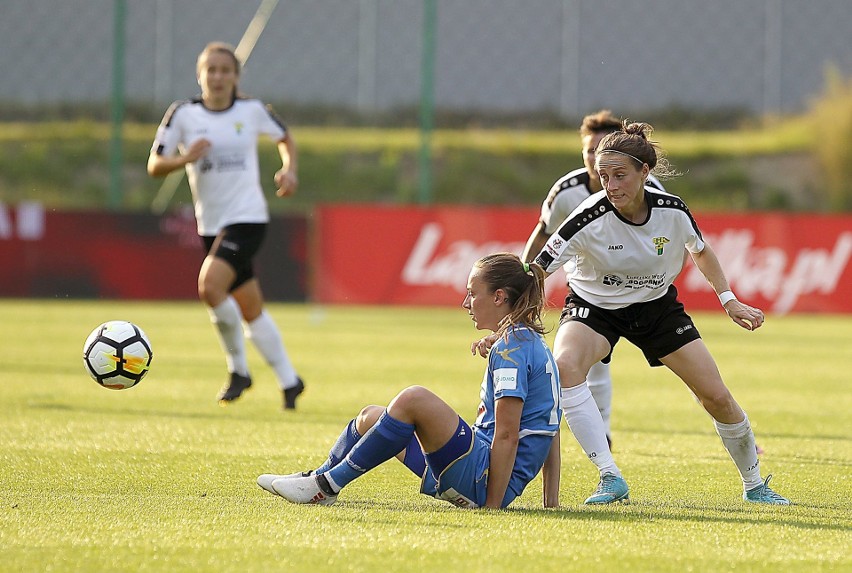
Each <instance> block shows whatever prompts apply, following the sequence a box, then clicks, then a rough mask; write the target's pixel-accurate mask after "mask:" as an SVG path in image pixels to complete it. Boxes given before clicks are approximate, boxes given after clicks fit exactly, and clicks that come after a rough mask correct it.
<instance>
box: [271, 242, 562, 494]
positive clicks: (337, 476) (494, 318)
mask: <svg viewBox="0 0 852 573" xmlns="http://www.w3.org/2000/svg"><path fill="white" fill-rule="evenodd" d="M544 276H545V275H544V271H543V270H542V269H541V268H540V267H538V266H537V265H535V264H532V265H530V264H528V263H522V262H521V260H520V259H519V258H518V257H517V255H513V254H509V253H497V254H494V255H488V256H486V257H483V258H482V259H480V260H479V261H477V262H476V263H475V264H474V265H473V269H472V270H471V272H470V276H469V278H468V285H467V296H466V297H465V299H464V302H463V304H462V306H463V307H464V308H465V309H466V310H467V311H468V313H469V314H470V316H471V318H472V319H473V322H474V325H475V326H476V328H477V329H480V330H484V329H487V330H491V331H494V332H496V333H497V334H498V337H499V339H498V341H497V342H496V343H495V344H494V346H493V348H492V349H491V352H490V355H489V358H488V368H487V370H486V372H485V376H484V378H483V380H482V385H481V389H480V394H479V395H480V400H481V401H480V405H479V410H478V413H477V418H476V422H475V423H474V424H473V425H472V426H470V425H468V424H467V423H465V422H464V420H462V419H461V417H460V416H459V415H458V414H457V413H456V412H455V411H454V410H453V409H452V408H451V407H450V406H449V405H447V403H446V402H444V401H443V400H441V399H440V398H439V397H438V396H436V395H435V394H433V393H432V392H431V391H429V390H427V389H426V388H423V387H420V386H412V387H409V388H406V389H405V390H403V391H402V392H400V393H399V394H397V395H396V397H395V398H394V399H393V400H391V402H390V404H389V405H388V406H387V408H385V407H382V406H367V407H365V408H364V409H362V410H361V412H360V413H359V415H358V417H357V418H355V419H353V420H351V421H350V422H349V424H348V425H347V427H346V428H344V430H343V432H342V433H341V434H340V437H339V438H338V440H337V442H336V443H335V444H334V446H333V447H332V448H331V451H330V452H329V454H328V458H327V460H326V461H325V463H323V464H322V465H321V466H320V467H319V468H317V469H315V470H312V471H309V472H302V473H296V474H291V475H277V474H263V475H261V476H260V477H258V479H257V483H258V485H260V486H261V487H262V488H264V489H265V490H267V491H269V492H270V493H274V494H277V495H280V496H282V497H284V498H285V499H287V500H288V501H291V502H293V503H317V504H322V505H330V504H332V503H334V502H335V501H336V500H337V496H338V493H339V492H340V490H341V489H342V488H343V487H344V486H346V485H347V484H349V483H350V482H352V481H353V480H354V479H356V478H358V477H360V476H361V475H363V474H364V473H365V472H367V471H369V470H370V469H372V468H374V467H376V466H378V465H379V464H381V463H383V462H385V461H387V460H389V459H391V458H392V457H397V458H398V459H399V460H400V461H402V462H403V463H404V464H405V465H406V467H408V468H409V469H410V470H411V471H412V472H414V473H415V474H416V475H417V476H418V477H420V478H421V487H420V491H421V492H422V493H424V494H426V495H429V496H432V497H435V498H437V499H442V500H445V501H448V502H450V503H452V504H454V505H457V506H459V507H464V508H479V507H489V508H501V507H506V506H507V505H509V504H510V503H511V502H512V500H514V499H515V498H516V497H517V496H519V495H520V494H521V493H522V492H523V490H524V488H525V487H526V485H527V484H528V483H529V482H530V480H532V479H533V478H534V477H535V476H536V475H537V474H538V472H539V471H540V470H542V468H544V475H545V482H544V483H545V487H544V499H543V502H544V506H545V507H555V506H556V505H558V493H559V447H558V440H554V437H555V436H557V435H558V432H559V422H560V416H561V413H560V409H559V375H558V371H557V368H556V363H555V362H554V360H553V355H552V354H551V353H550V350H549V349H548V347H547V344H546V343H545V341H544V338H543V337H542V333H543V331H544V327H543V325H542V324H541V312H542V309H543V308H544V301H545V298H544ZM440 370H441V368H440V365H435V368H434V371H435V372H440ZM554 444H555V446H554Z"/></svg>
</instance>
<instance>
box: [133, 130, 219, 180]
mask: <svg viewBox="0 0 852 573" xmlns="http://www.w3.org/2000/svg"><path fill="white" fill-rule="evenodd" d="M209 150H210V142H209V141H208V140H206V139H203V138H202V139H199V140H198V141H195V142H194V143H193V144H192V145H190V146H189V148H188V149H186V151H185V152H184V153H181V154H177V155H159V154H158V153H157V152H155V151H152V152H151V155H149V156H148V175H150V176H152V177H163V176H165V175H168V174H169V173H171V172H172V171H175V170H177V169H180V168H182V167H184V166H185V165H186V164H187V163H192V162H194V161H198V160H199V159H200V158H202V157H204V156H205V155H206V154H207V152H208V151H209Z"/></svg>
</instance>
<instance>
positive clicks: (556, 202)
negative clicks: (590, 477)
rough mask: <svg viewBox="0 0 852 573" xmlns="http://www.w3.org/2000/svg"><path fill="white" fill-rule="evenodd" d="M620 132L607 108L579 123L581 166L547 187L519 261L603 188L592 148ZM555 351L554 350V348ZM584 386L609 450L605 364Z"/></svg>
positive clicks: (595, 367) (608, 384) (608, 380)
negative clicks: (579, 206)
mask: <svg viewBox="0 0 852 573" xmlns="http://www.w3.org/2000/svg"><path fill="white" fill-rule="evenodd" d="M619 129H621V120H619V119H618V118H616V117H615V116H613V115H612V112H611V111H610V110H608V109H603V110H600V111H597V112H595V113H592V114H589V115H587V116H586V117H584V118H583V122H582V123H581V124H580V143H581V144H582V156H583V165H584V167H582V168H580V169H575V170H573V171H571V172H569V173H568V174H566V175H564V176H562V177H561V178H560V179H559V180H557V181H556V183H554V184H553V186H552V187H551V188H550V192H549V193H548V194H547V197H546V198H545V200H544V202H543V203H542V204H541V218H540V219H539V221H538V224H537V225H536V226H535V228H534V229H533V230H532V233H531V234H530V237H529V239H527V243H526V246H525V247H524V252H523V254H522V255H521V258H522V259H523V260H525V261H532V260H533V258H535V256H536V255H537V254H538V253H539V251H541V249H542V247H544V244H545V243H546V242H547V239H549V238H550V236H551V235H553V233H555V232H556V229H557V228H559V225H560V224H562V221H564V220H565V219H566V218H567V217H568V215H570V214H571V212H572V211H574V209H576V208H577V205H579V204H580V203H582V202H583V201H584V200H585V199H587V198H588V197H589V196H590V195H592V194H594V193H597V192H598V191H600V190H602V189H603V186H602V185H601V180H600V177H598V173H597V171H595V148H596V147H597V146H598V143H600V141H601V139H603V137H604V136H605V135H607V134H610V133H612V132H614V131H618V130H619ZM645 185H646V186H648V187H653V188H656V189H659V190H661V191H665V189H664V188H663V185H662V184H661V183H660V182H659V180H657V178H656V177H654V176H653V175H649V176H648V179H647V181H646V182H645ZM571 263H572V262H570V261H569V264H568V265H567V266H566V272H567V273H570V272H571V268H570V267H571ZM554 350H556V349H554ZM586 383H587V384H588V385H589V390H591V392H592V396H593V397H594V399H595V403H596V404H597V406H598V410H599V411H600V413H601V417H602V418H603V421H604V426H605V427H606V439H607V442H608V443H609V446H610V448H612V432H611V430H610V426H611V423H610V415H611V412H612V376H611V374H610V367H609V364H608V363H607V364H604V363H603V362H598V363H597V364H595V365H593V366H592V367H591V369H590V370H589V375H588V378H587V379H586Z"/></svg>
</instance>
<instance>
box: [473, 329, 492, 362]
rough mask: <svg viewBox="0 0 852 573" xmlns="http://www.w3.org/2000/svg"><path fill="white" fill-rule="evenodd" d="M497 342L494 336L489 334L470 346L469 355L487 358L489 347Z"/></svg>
mask: <svg viewBox="0 0 852 573" xmlns="http://www.w3.org/2000/svg"><path fill="white" fill-rule="evenodd" d="M495 342H497V335H496V334H493V333H492V334H489V335H488V336H483V337H482V338H480V339H479V340H477V341H476V342H473V343H472V344H471V345H470V353H471V354H473V355H474V356H476V354H477V353H479V355H480V356H482V357H483V358H487V357H488V351H489V350H491V347H492V346H494V343H495Z"/></svg>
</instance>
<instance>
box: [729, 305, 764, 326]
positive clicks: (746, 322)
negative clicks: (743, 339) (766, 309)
mask: <svg viewBox="0 0 852 573" xmlns="http://www.w3.org/2000/svg"><path fill="white" fill-rule="evenodd" d="M725 312H727V313H728V316H730V317H731V320H733V321H734V322H736V323H737V324H739V325H740V326H742V327H743V328H745V329H746V330H756V329H758V328H760V327H761V325H762V324H763V321H764V319H765V317H764V315H763V311H762V310H760V309H759V308H755V307H753V306H749V305H747V304H745V303H742V302H740V301H739V300H737V299H732V300H729V301H728V302H727V303H725Z"/></svg>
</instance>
